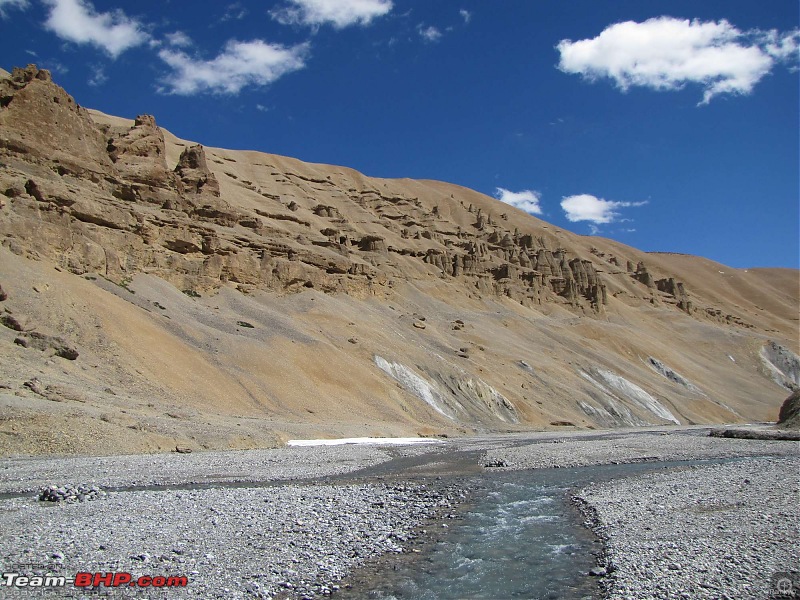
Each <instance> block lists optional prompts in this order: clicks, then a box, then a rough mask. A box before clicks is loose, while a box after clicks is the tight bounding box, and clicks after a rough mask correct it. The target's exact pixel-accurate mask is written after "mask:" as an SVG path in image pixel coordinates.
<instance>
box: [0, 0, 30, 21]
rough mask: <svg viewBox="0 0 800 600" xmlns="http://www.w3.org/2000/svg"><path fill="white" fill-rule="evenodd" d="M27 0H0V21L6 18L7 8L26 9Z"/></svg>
mask: <svg viewBox="0 0 800 600" xmlns="http://www.w3.org/2000/svg"><path fill="white" fill-rule="evenodd" d="M28 5H29V2H28V0H0V19H5V18H6V10H7V9H9V8H16V9H19V10H25V9H26V8H28Z"/></svg>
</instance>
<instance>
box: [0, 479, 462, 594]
mask: <svg viewBox="0 0 800 600" xmlns="http://www.w3.org/2000/svg"><path fill="white" fill-rule="evenodd" d="M459 499H460V493H459V492H452V493H451V492H450V491H447V490H435V489H429V488H426V487H425V486H423V485H402V484H389V485H387V484H358V485H355V484H351V485H304V486H299V485H282V486H275V487H268V488H255V489H254V488H229V489H202V490H187V491H138V492H115V493H110V494H108V496H107V497H105V498H104V499H103V500H101V501H96V502H86V503H74V504H67V503H59V504H55V505H54V504H50V503H44V502H38V501H37V500H35V499H33V498H15V499H12V500H6V501H4V502H3V503H2V507H1V508H0V511H2V522H3V527H2V530H0V572H22V573H28V574H31V573H33V574H36V573H37V571H40V572H42V573H45V572H46V573H55V574H64V575H68V576H69V575H74V574H75V573H76V572H109V571H124V572H131V573H133V574H134V577H138V576H140V575H148V576H156V575H164V576H173V575H185V576H187V577H188V579H189V585H188V587H186V588H181V589H175V588H173V589H170V590H169V591H166V590H161V591H159V590H155V589H152V588H151V589H148V590H144V589H139V590H130V589H123V590H113V591H112V596H113V597H125V596H124V594H129V595H131V597H134V596H135V597H138V598H161V597H169V598H174V597H192V598H271V597H275V596H279V595H288V596H291V597H299V598H313V597H324V596H327V595H330V593H331V592H333V591H335V590H336V588H337V587H338V585H339V583H338V582H339V581H340V580H341V579H342V577H344V576H345V575H346V574H347V573H349V572H351V571H352V569H354V568H355V567H357V566H358V565H360V564H362V563H363V562H364V561H365V560H367V559H369V558H372V557H375V556H377V555H378V554H382V553H386V552H400V551H401V550H402V548H403V547H404V546H405V547H408V544H409V543H410V542H411V541H412V540H413V539H414V538H415V536H416V534H415V533H414V529H415V527H417V526H418V525H420V524H421V523H423V522H424V521H425V519H427V518H429V517H431V516H432V515H433V514H434V512H436V511H441V510H444V511H449V510H450V508H451V507H452V506H453V505H454V503H455V502H456V501H457V500H459ZM6 591H8V592H9V593H11V590H5V589H4V590H3V592H4V594H3V595H5V592H6ZM104 591H106V592H108V590H107V589H104ZM16 593H17V594H18V595H20V594H22V595H20V597H30V596H29V595H30V594H31V591H30V590H20V591H18V592H16ZM26 594H27V596H26ZM70 594H71V595H70ZM58 595H59V596H60V597H76V598H82V597H87V596H88V595H89V594H88V593H87V592H85V591H82V590H76V589H75V588H67V589H65V590H63V592H61V593H59V594H58Z"/></svg>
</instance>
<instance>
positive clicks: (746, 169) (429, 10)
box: [0, 0, 800, 268]
mask: <svg viewBox="0 0 800 600" xmlns="http://www.w3.org/2000/svg"><path fill="white" fill-rule="evenodd" d="M798 11H799V8H798V2H797V1H796V0H770V2H756V1H755V0H753V1H741V0H721V1H714V0H704V1H703V2H696V1H682V0H670V1H669V2H667V1H658V0H650V1H648V2H642V1H641V0H614V1H611V0H607V1H606V0H574V1H570V2H563V1H561V0H495V1H489V0H481V1H479V0H464V1H456V0H453V1H450V0H438V1H430V0H279V1H274V2H273V1H261V2H257V1H254V0H240V1H239V2H227V1H224V0H222V1H219V0H216V1H203V0H195V1H194V2H191V3H187V2H178V1H177V0H159V1H158V2H156V1H151V0H140V1H139V2H136V3H129V2H122V1H121V0H113V1H101V0H94V1H93V2H89V1H88V0H0V13H2V15H1V18H0V56H2V65H0V66H3V67H4V68H6V69H7V70H10V69H11V68H12V67H13V66H23V65H25V64H27V63H30V62H35V63H37V64H39V66H41V67H45V68H49V69H51V70H52V71H53V75H54V78H55V80H56V82H58V83H59V84H61V85H63V86H64V87H65V88H66V89H67V90H68V91H69V92H70V93H71V94H73V96H75V98H76V100H77V101H78V102H79V103H80V104H82V105H84V106H88V107H92V108H97V109H99V110H102V111H104V112H107V113H111V114H115V115H120V116H126V117H131V118H132V117H134V116H135V115H137V114H141V113H150V114H154V115H155V116H156V119H157V121H158V123H159V124H160V125H162V126H163V127H166V128H167V129H169V130H171V131H172V132H173V133H175V134H176V135H179V136H181V137H184V138H188V139H191V140H196V141H198V142H201V143H203V144H206V145H209V146H222V147H226V148H237V149H252V150H263V151H265V152H272V153H276V154H284V155H288V156H294V157H297V158H300V159H302V160H306V161H313V162H324V163H330V164H339V165H346V166H349V167H353V168H355V169H358V170H360V171H362V172H364V173H366V174H367V175H373V176H380V177H412V178H427V179H439V180H445V181H450V182H453V183H457V184H460V185H463V186H466V187H470V188H473V189H476V190H478V191H481V192H484V193H486V194H489V195H493V196H495V197H499V198H502V199H504V200H505V201H507V202H510V203H515V204H516V205H518V206H520V207H522V208H524V209H526V210H528V211H530V212H532V213H534V214H536V215H537V216H539V217H540V218H543V219H545V220H547V221H550V222H552V223H555V224H558V225H560V226H562V227H565V228H567V229H569V230H571V231H575V232H577V233H581V234H589V233H597V234H598V235H603V236H606V237H611V238H614V239H617V240H619V241H621V242H624V243H626V244H630V245H632V246H635V247H637V248H640V249H643V250H656V251H672V252H684V253H690V254H698V255H701V256H706V257H709V258H712V259H714V260H718V261H720V262H722V263H724V264H727V265H730V266H735V267H745V268H746V267H754V266H782V267H793V268H797V267H798V262H799V260H800V200H799V199H798V187H799V186H800V183H799V182H800V173H799V171H800V151H799V149H798V146H799V145H800V143H799V142H798V140H799V139H800V124H799V122H798V113H799V112H800V99H799V98H798V95H799V90H800V80H799V76H798V43H799V42H800V33H798V26H799V25H800V16H799V15H798Z"/></svg>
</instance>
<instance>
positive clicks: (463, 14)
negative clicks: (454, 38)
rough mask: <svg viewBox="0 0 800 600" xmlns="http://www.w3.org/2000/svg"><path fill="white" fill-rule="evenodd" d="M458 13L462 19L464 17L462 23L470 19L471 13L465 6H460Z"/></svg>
mask: <svg viewBox="0 0 800 600" xmlns="http://www.w3.org/2000/svg"><path fill="white" fill-rule="evenodd" d="M458 14H460V15H461V18H462V19H464V23H469V22H470V21H471V20H472V13H471V12H469V11H468V10H466V9H465V8H462V9H461V10H460V11H458Z"/></svg>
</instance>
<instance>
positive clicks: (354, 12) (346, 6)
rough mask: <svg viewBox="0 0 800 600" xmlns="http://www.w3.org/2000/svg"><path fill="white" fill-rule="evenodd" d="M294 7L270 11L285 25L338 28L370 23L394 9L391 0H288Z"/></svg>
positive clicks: (274, 17)
mask: <svg viewBox="0 0 800 600" xmlns="http://www.w3.org/2000/svg"><path fill="white" fill-rule="evenodd" d="M287 1H288V2H289V4H290V6H285V7H284V8H280V9H278V10H273V11H270V15H271V16H272V18H273V19H275V20H276V21H278V22H279V23H282V24H283V25H308V26H311V27H319V26H320V25H324V24H326V23H327V24H330V25H333V26H334V27H335V28H336V29H343V28H344V27H348V26H350V25H369V24H370V23H371V22H372V20H373V19H375V18H377V17H382V16H384V15H386V14H388V13H389V11H391V10H392V7H393V4H392V1H391V0H287Z"/></svg>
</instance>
